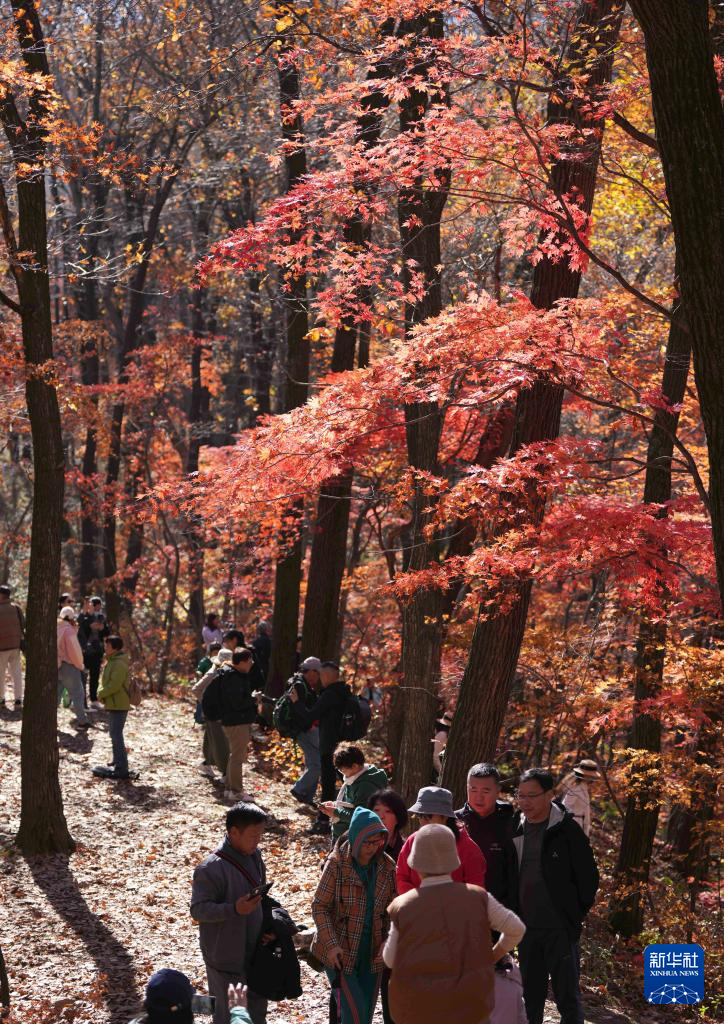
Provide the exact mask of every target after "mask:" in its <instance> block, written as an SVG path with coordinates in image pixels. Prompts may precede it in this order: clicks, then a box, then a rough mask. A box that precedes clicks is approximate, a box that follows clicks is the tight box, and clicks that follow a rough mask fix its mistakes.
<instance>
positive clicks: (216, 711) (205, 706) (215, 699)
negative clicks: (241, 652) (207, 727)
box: [201, 668, 223, 722]
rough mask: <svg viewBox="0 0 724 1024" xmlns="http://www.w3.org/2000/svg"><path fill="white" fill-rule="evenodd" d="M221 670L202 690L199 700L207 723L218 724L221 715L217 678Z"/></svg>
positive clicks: (219, 690) (220, 670) (219, 670)
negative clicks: (202, 693)
mask: <svg viewBox="0 0 724 1024" xmlns="http://www.w3.org/2000/svg"><path fill="white" fill-rule="evenodd" d="M222 671H223V670H222V669H221V668H220V669H218V670H217V672H216V674H215V676H214V677H213V679H212V680H211V682H210V683H209V685H208V686H207V687H206V689H205V690H204V695H203V697H202V698H201V710H202V712H203V715H204V718H205V719H206V721H207V722H220V721H221V715H222V707H221V689H220V687H219V676H220V675H221V673H222Z"/></svg>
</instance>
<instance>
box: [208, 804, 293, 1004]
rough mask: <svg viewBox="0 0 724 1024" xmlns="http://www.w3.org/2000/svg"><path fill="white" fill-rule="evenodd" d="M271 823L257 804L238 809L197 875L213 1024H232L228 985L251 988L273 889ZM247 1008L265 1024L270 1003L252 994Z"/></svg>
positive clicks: (235, 808) (238, 805)
mask: <svg viewBox="0 0 724 1024" xmlns="http://www.w3.org/2000/svg"><path fill="white" fill-rule="evenodd" d="M267 820H268V819H267V816H266V814H265V813H264V811H262V809H261V808H260V807H257V806H256V804H252V803H238V804H235V805H234V806H233V807H232V808H231V810H230V811H229V812H228V814H227V815H226V837H225V838H224V841H223V843H222V844H221V846H219V848H218V849H217V850H216V851H215V852H214V853H212V854H211V856H209V857H207V858H206V860H204V861H202V863H201V864H199V866H198V867H197V868H196V870H195V871H194V881H193V890H192V893H191V916H192V917H193V919H194V920H195V921H196V922H198V924H199V942H200V945H201V953H202V955H203V958H204V963H205V964H206V975H207V978H208V985H209V993H210V994H211V995H212V996H214V997H215V1000H216V1003H215V1007H214V1024H230V1015H229V1002H228V988H229V985H238V984H246V982H247V980H248V979H247V973H248V969H249V963H250V961H251V957H252V955H253V953H254V950H255V948H256V945H257V942H258V941H259V936H260V934H261V929H262V921H263V914H262V908H261V900H262V895H264V892H265V891H268V886H267V881H266V868H265V866H264V861H263V860H262V856H261V853H260V852H259V843H260V842H261V838H262V835H263V834H264V829H265V827H266V825H267ZM264 938H266V936H265V937H264ZM269 938H273V936H269ZM248 1006H249V1016H250V1017H251V1020H252V1024H266V1011H267V1001H266V999H263V998H261V996H258V995H256V994H255V993H254V991H253V990H250V991H249V994H248Z"/></svg>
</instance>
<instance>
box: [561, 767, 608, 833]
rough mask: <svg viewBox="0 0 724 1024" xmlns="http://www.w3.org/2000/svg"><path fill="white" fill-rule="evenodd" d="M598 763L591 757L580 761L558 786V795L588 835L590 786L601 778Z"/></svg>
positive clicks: (589, 829)
mask: <svg viewBox="0 0 724 1024" xmlns="http://www.w3.org/2000/svg"><path fill="white" fill-rule="evenodd" d="M600 777H601V773H600V771H599V769H598V765H597V764H596V762H595V761H592V760H591V759H590V758H584V759H583V760H582V761H579V762H578V764H577V765H576V766H575V767H574V769H573V771H572V772H570V773H569V774H568V775H566V777H565V779H563V781H562V782H561V784H560V785H559V786H558V790H557V796H558V798H559V803H561V804H563V806H564V807H565V809H566V810H567V811H569V812H570V813H571V814H572V816H573V818H574V820H575V821H576V822H577V823H578V824H579V825H580V826H581V828H582V829H583V831H584V832H585V833H586V835H587V836H590V834H591V794H590V793H589V792H588V786H589V783H591V782H596V781H597V780H598V779H600Z"/></svg>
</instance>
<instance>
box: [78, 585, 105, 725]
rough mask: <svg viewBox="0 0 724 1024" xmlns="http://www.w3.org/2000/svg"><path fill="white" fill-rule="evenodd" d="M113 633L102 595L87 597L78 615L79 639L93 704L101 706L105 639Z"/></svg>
mask: <svg viewBox="0 0 724 1024" xmlns="http://www.w3.org/2000/svg"><path fill="white" fill-rule="evenodd" d="M110 635H111V631H110V629H109V628H108V623H107V622H106V617H105V615H104V614H103V603H102V601H101V599H100V597H87V598H86V601H85V607H84V609H83V611H82V612H81V614H80V615H79V616H78V641H79V643H80V649H81V650H82V652H83V664H84V665H85V667H86V669H87V671H88V690H89V698H90V702H91V704H93V705H94V706H96V707H98V708H101V707H103V705H102V704H100V703H99V702H98V682H99V680H100V674H101V663H102V661H103V651H104V647H103V641H104V640H105V638H106V637H107V636H110Z"/></svg>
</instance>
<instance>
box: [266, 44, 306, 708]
mask: <svg viewBox="0 0 724 1024" xmlns="http://www.w3.org/2000/svg"><path fill="white" fill-rule="evenodd" d="M292 50H293V40H292V39H291V37H283V45H282V48H281V50H280V52H279V94H280V113H281V120H282V134H283V136H284V140H285V142H287V144H288V148H287V149H286V151H285V155H284V165H285V169H286V191H287V192H288V191H290V190H291V189H292V188H294V186H295V185H296V184H297V182H298V181H299V180H300V178H301V177H302V176H303V175H304V174H306V171H307V156H306V152H305V149H304V138H303V134H302V133H303V123H302V119H301V117H300V115H299V114H296V113H294V112H293V109H292V106H293V104H294V102H295V101H296V100H298V99H299V98H300V95H301V91H300V82H299V71H298V69H297V66H296V64H295V63H294V60H293V57H292V56H291V52H292ZM287 284H288V291H287V292H286V293H285V296H284V299H285V304H286V334H287V358H286V381H285V386H284V411H285V412H289V411H290V410H291V409H295V408H297V406H300V405H304V403H305V402H306V401H307V393H308V390H309V339H308V338H307V333H308V331H309V318H308V314H307V278H306V275H305V274H300V275H298V276H297V277H293V278H292V279H291V280H289V281H288V282H287ZM303 515H304V503H303V502H301V501H299V502H295V504H294V505H293V506H292V507H291V508H290V509H289V518H290V525H292V526H293V529H292V530H291V531H290V533H289V535H288V544H287V549H286V553H285V554H284V555H282V556H281V557H280V558H279V560H278V562H277V567H276V575H275V578H274V615H273V624H272V651H271V659H270V665H269V678H268V680H267V692H268V693H269V694H270V695H271V696H277V695H278V694H280V693H281V692H282V689H283V687H284V683H285V681H286V679H287V678H288V677H289V676H290V675H291V673H292V672H293V671H294V660H295V654H296V649H297V633H298V630H299V590H300V587H301V583H302V536H301V529H300V527H301V520H302V518H303Z"/></svg>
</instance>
